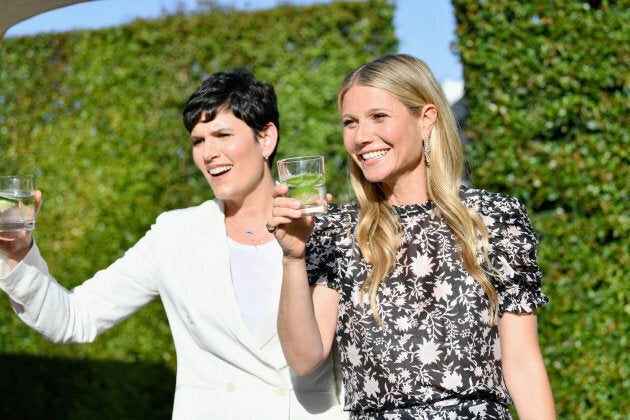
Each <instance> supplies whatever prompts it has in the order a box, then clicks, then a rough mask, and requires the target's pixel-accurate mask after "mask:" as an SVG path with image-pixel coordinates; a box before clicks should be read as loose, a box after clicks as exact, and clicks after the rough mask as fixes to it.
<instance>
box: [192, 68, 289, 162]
mask: <svg viewBox="0 0 630 420" xmlns="http://www.w3.org/2000/svg"><path fill="white" fill-rule="evenodd" d="M223 110H230V111H232V113H233V114H234V116H235V117H236V118H238V119H240V120H242V121H244V122H245V123H246V124H247V125H248V126H249V127H251V129H252V130H253V132H254V135H255V136H257V137H258V136H259V135H260V133H261V131H262V130H263V129H264V128H265V127H266V126H267V124H268V123H270V122H271V123H273V124H274V125H275V126H276V128H277V129H278V143H279V142H280V115H279V113H278V100H277V98H276V92H275V90H274V88H273V86H271V85H270V84H269V83H265V82H262V81H258V80H256V78H255V77H254V75H253V74H252V73H251V72H249V71H247V70H230V71H225V72H218V73H214V74H212V75H210V76H209V77H208V78H207V79H206V80H204V81H203V82H202V83H201V85H200V86H199V88H197V90H196V91H195V92H194V93H193V94H192V95H191V96H190V98H189V99H188V101H187V102H186V105H185V106H184V111H183V119H184V126H185V127H186V130H188V132H189V133H190V132H191V131H192V129H193V128H194V127H195V125H196V124H197V123H199V119H200V118H201V117H202V114H206V115H207V116H208V118H209V119H210V120H213V119H214V118H216V116H217V114H218V113H219V112H221V111H223ZM277 147H278V144H277V143H276V148H274V150H273V153H271V155H270V156H269V165H271V163H272V162H273V158H274V156H275V154H276V149H277Z"/></svg>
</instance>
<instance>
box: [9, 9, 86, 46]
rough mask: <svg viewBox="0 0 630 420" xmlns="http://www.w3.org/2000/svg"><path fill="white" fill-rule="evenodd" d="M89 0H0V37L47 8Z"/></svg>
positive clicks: (46, 10)
mask: <svg viewBox="0 0 630 420" xmlns="http://www.w3.org/2000/svg"><path fill="white" fill-rule="evenodd" d="M86 1H91V0H0V38H1V37H3V36H4V34H5V33H6V31H7V30H8V29H9V28H10V27H11V26H13V25H15V24H16V23H19V22H22V21H23V20H26V19H28V18H30V17H33V16H35V15H38V14H40V13H44V12H48V11H49V10H53V9H58V8H60V7H64V6H70V5H71V4H76V3H83V2H86Z"/></svg>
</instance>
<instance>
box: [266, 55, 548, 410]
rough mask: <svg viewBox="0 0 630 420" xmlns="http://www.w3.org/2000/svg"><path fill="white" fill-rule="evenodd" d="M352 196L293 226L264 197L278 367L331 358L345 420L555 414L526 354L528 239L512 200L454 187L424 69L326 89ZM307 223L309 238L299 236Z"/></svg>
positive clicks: (377, 68)
mask: <svg viewBox="0 0 630 420" xmlns="http://www.w3.org/2000/svg"><path fill="white" fill-rule="evenodd" d="M338 105H339V109H340V112H341V116H342V120H343V138H344V145H345V147H346V149H347V150H348V153H349V154H350V174H351V181H352V185H353V188H354V191H355V194H356V202H353V203H350V204H346V205H333V204H331V205H330V206H329V211H328V214H327V215H325V216H323V217H318V218H317V220H313V218H301V217H300V212H299V210H298V206H299V203H298V202H297V201H295V200H293V199H289V198H285V197H283V196H282V194H284V193H285V192H286V191H287V187H286V185H283V184H280V185H278V186H276V188H275V194H276V195H277V196H276V198H275V199H274V209H273V216H272V217H271V218H270V219H269V221H268V223H267V228H268V230H270V232H273V233H275V235H276V238H277V240H278V241H279V243H280V245H281V247H282V250H283V267H284V274H283V284H282V292H281V298H280V310H279V313H278V328H279V330H278V331H279V335H280V341H281V343H282V346H283V349H284V353H285V356H286V358H287V360H288V362H289V364H290V366H291V367H292V368H293V369H294V370H295V371H296V372H298V373H299V374H308V373H309V372H312V371H313V370H314V369H316V368H317V367H318V366H320V365H321V364H322V363H323V362H324V361H325V360H327V357H328V356H329V353H330V352H331V347H332V345H333V340H335V339H336V344H337V346H338V349H339V356H340V361H341V370H342V377H343V383H344V391H345V409H346V410H347V411H349V412H350V417H351V418H353V419H424V418H428V419H453V418H457V419H462V418H464V419H465V418H491V419H508V418H511V415H510V410H509V406H510V405H511V404H512V403H513V404H514V406H515V408H516V411H517V412H518V415H519V418H521V419H538V420H539V419H553V418H555V409H554V402H553V397H552V392H551V388H550V386H549V381H548V378H547V373H546V369H545V366H544V363H543V359H542V356H541V352H540V349H539V345H538V333H537V318H536V310H537V308H538V307H540V306H542V305H544V304H545V303H546V302H547V301H548V299H547V297H546V296H544V295H543V294H542V293H541V289H540V287H541V283H540V282H541V272H540V269H539V267H538V265H537V262H536V249H537V245H538V242H537V239H536V236H535V234H534V232H533V231H532V229H531V227H530V223H529V220H528V217H527V214H526V212H525V209H524V207H523V206H522V205H521V204H520V203H519V201H518V200H516V199H515V198H512V197H509V196H505V195H501V194H493V193H490V192H487V191H483V190H479V189H472V188H468V187H465V186H463V185H462V172H463V168H464V157H463V151H462V147H461V141H460V138H459V135H458V131H457V126H456V122H455V120H454V118H453V115H452V113H451V110H450V107H449V105H448V104H447V102H446V100H445V98H444V95H443V93H442V92H441V90H440V88H439V85H438V84H437V83H436V81H435V78H434V77H433V75H432V73H431V71H430V70H429V69H428V67H427V66H426V65H425V64H424V63H423V62H422V61H420V60H418V59H416V58H414V57H411V56H408V55H392V56H386V57H382V58H380V59H377V60H374V61H372V62H370V63H367V64H365V65H363V66H361V67H359V68H357V69H355V70H354V71H352V72H351V73H350V74H349V75H348V76H347V77H346V78H345V80H344V81H343V83H342V85H341V89H340V91H339V95H338ZM313 229H314V231H313Z"/></svg>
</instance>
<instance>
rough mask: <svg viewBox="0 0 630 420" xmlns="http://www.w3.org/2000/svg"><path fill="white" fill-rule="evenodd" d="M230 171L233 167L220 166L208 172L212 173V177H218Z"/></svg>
mask: <svg viewBox="0 0 630 420" xmlns="http://www.w3.org/2000/svg"><path fill="white" fill-rule="evenodd" d="M230 169H232V166H231V165H225V166H218V167H216V168H212V169H210V171H208V172H210V175H218V174H220V173H222V172H225V171H229V170H230Z"/></svg>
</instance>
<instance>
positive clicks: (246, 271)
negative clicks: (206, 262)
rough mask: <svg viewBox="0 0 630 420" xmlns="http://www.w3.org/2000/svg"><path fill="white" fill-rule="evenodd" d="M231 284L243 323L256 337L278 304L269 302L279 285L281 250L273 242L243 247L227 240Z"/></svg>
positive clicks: (280, 277)
mask: <svg viewBox="0 0 630 420" xmlns="http://www.w3.org/2000/svg"><path fill="white" fill-rule="evenodd" d="M228 246H229V250H230V267H231V270H232V284H233V286H234V294H235V295H236V301H237V302H238V305H239V307H240V308H241V313H242V314H243V319H244V320H245V324H246V325H247V327H248V328H249V330H250V332H251V333H252V335H256V333H257V332H258V330H259V329H260V327H261V325H262V323H263V321H264V320H265V319H266V318H267V316H268V314H269V313H270V312H271V311H272V310H273V311H275V309H276V308H274V307H272V306H271V305H272V304H273V305H277V304H278V302H272V298H273V297H274V296H276V295H277V294H276V292H277V291H278V289H279V288H280V284H281V282H282V248H280V245H278V242H277V241H276V240H272V241H270V242H267V243H265V244H262V245H245V244H242V243H239V242H236V241H234V240H232V239H230V238H228Z"/></svg>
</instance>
